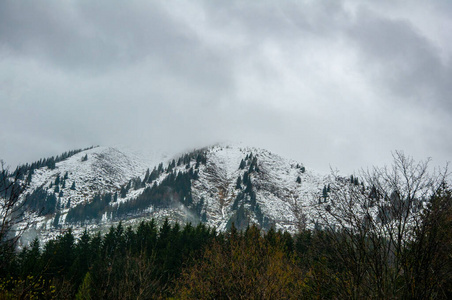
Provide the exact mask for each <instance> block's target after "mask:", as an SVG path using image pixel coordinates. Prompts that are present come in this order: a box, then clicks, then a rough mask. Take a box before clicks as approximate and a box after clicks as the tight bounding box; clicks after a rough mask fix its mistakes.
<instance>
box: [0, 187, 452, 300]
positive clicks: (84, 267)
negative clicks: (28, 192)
mask: <svg viewBox="0 0 452 300" xmlns="http://www.w3.org/2000/svg"><path fill="white" fill-rule="evenodd" d="M451 196H452V194H451V191H450V189H448V188H445V187H444V188H443V189H442V190H440V191H438V193H436V194H435V195H434V196H433V197H432V199H431V206H430V208H429V213H427V212H426V213H424V214H423V224H424V225H423V230H418V231H416V232H414V234H415V236H414V237H413V239H411V240H410V242H407V243H405V244H404V245H403V247H401V248H400V249H398V250H397V251H390V252H389V253H385V251H382V250H385V249H386V248H385V247H384V245H385V244H389V243H390V241H389V239H387V240H381V241H379V243H376V241H373V239H376V238H377V237H375V236H373V235H370V234H369V235H368V236H366V237H364V238H363V236H362V235H360V234H358V233H356V234H354V235H350V234H349V233H348V232H345V231H331V230H328V229H324V230H303V231H300V232H299V233H297V234H295V235H291V234H289V233H287V232H282V231H275V230H274V229H270V230H269V231H267V232H263V231H262V230H260V229H259V228H258V227H256V226H254V225H252V226H249V227H248V228H247V229H246V230H244V231H239V230H237V229H236V227H235V226H234V225H232V226H231V229H230V230H229V231H227V232H216V231H215V230H214V229H212V228H208V227H206V226H204V225H202V224H199V225H196V226H193V225H192V224H187V225H185V226H181V225H180V224H178V223H174V224H171V223H169V222H168V220H165V222H164V223H163V224H162V225H161V226H158V225H157V223H156V222H155V221H154V220H151V221H149V222H142V223H141V224H140V225H139V226H138V227H136V229H133V228H131V227H127V228H124V227H123V226H122V225H121V224H119V225H118V226H116V227H111V228H110V230H109V232H108V233H107V234H106V235H104V236H101V235H100V234H95V235H90V234H89V233H88V232H86V231H85V233H84V234H83V235H82V236H81V237H80V238H78V239H76V238H75V237H74V235H73V234H72V232H71V231H70V230H68V231H67V232H65V233H64V234H62V235H61V236H59V237H58V238H56V239H54V240H50V241H48V242H47V243H45V245H40V243H39V241H38V240H37V239H36V240H35V241H34V242H33V243H32V244H31V246H30V247H28V248H24V249H23V250H21V251H20V252H17V251H6V249H5V248H3V249H2V265H1V278H0V298H1V299H168V298H171V299H335V298H336V299H362V298H376V299H408V298H410V299H450V297H451V296H452V258H451V256H450V253H452V239H451V238H452V206H451V200H452V199H451ZM376 245H380V248H378V247H376Z"/></svg>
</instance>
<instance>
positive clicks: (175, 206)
mask: <svg viewBox="0 0 452 300" xmlns="http://www.w3.org/2000/svg"><path fill="white" fill-rule="evenodd" d="M160 157H163V156H160ZM327 184H328V177H326V176H321V175H318V174H315V173H314V172H312V171H310V170H307V169H306V168H305V167H304V166H303V165H302V164H300V163H297V162H295V161H291V160H287V159H284V158H282V157H280V156H278V155H276V154H273V153H270V152H269V151H266V150H262V149H256V148H249V147H238V146H233V145H226V146H221V145H218V146H213V147H208V148H203V149H199V150H195V151H193V152H190V153H185V154H183V155H181V156H179V157H175V158H174V159H172V160H171V159H170V160H169V161H168V162H167V163H165V164H164V163H159V164H158V163H157V161H152V162H149V161H147V162H146V161H145V160H144V159H142V158H140V157H138V156H136V155H131V154H130V153H126V152H124V151H121V150H119V149H117V148H108V147H97V148H93V149H89V150H85V151H82V152H79V153H77V154H75V155H73V156H71V157H69V158H67V159H65V160H63V161H61V162H58V163H56V165H55V168H54V169H49V168H47V167H43V168H39V169H36V170H34V172H33V175H32V176H31V181H30V185H29V188H28V190H27V192H26V193H25V195H27V197H28V198H27V199H28V200H27V201H28V202H29V207H30V208H33V209H34V214H37V212H39V216H37V217H36V218H35V220H36V222H35V226H34V231H35V232H38V233H39V234H40V235H43V236H53V235H54V234H57V233H58V232H59V231H61V230H65V229H66V228H70V227H71V228H73V230H74V231H75V232H76V233H77V232H81V231H82V230H83V229H84V228H89V229H91V230H95V229H100V230H102V229H104V228H106V227H108V226H109V225H111V224H112V223H114V222H119V221H122V222H124V223H126V224H135V223H137V222H139V221H140V220H143V219H149V218H156V219H160V220H161V219H163V218H166V217H168V218H170V219H171V220H173V221H179V222H194V223H196V222H204V223H206V224H208V225H210V226H213V227H215V228H218V229H219V230H225V229H227V228H228V227H229V226H231V224H232V223H234V224H235V225H236V226H237V227H239V228H245V227H246V226H247V225H249V224H250V223H255V224H258V225H259V226H260V227H261V228H263V229H265V230H267V229H269V228H270V227H272V226H274V227H275V228H276V229H286V230H289V231H292V232H293V231H295V230H296V226H297V218H296V213H297V211H298V212H299V210H300V208H302V209H303V212H304V213H305V214H306V215H307V216H308V218H310V219H312V217H310V208H311V206H312V203H313V201H315V199H316V198H317V197H320V195H321V191H322V188H323V187H324V186H325V185H327ZM42 206H44V207H45V209H44V210H41V207H42Z"/></svg>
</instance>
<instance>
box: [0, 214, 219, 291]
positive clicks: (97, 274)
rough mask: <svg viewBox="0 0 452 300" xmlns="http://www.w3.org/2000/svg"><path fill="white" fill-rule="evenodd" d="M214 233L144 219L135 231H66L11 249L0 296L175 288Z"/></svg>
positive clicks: (214, 237) (1, 274) (119, 229)
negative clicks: (49, 238) (27, 245)
mask: <svg viewBox="0 0 452 300" xmlns="http://www.w3.org/2000/svg"><path fill="white" fill-rule="evenodd" d="M217 238H218V235H217V233H216V232H215V230H212V229H210V228H208V227H206V226H204V225H202V224H200V225H198V226H196V227H194V226H192V225H191V224H188V225H185V226H184V227H181V226H180V225H179V224H177V223H176V224H173V225H171V224H170V223H169V222H168V220H165V222H164V223H163V225H162V226H161V227H158V226H157V225H156V223H155V222H154V220H151V221H150V222H142V223H141V224H140V225H139V226H138V227H137V228H136V229H135V230H133V229H132V228H131V227H127V228H124V227H123V226H122V225H121V224H119V225H118V226H117V227H111V228H110V231H109V232H108V233H107V234H106V235H105V236H101V235H100V234H97V235H90V234H88V233H87V232H86V231H85V232H84V233H83V235H82V236H81V237H80V238H79V239H76V238H75V237H74V235H73V234H72V232H71V231H70V230H69V231H67V232H66V233H65V234H63V235H61V236H60V237H58V238H56V239H54V240H50V241H48V242H47V243H46V244H45V245H44V246H43V247H42V249H41V247H40V244H39V241H38V240H37V239H36V240H34V242H33V243H32V244H31V246H30V247H29V248H25V249H23V250H22V251H20V252H19V253H9V260H8V264H7V265H6V266H5V268H4V269H3V270H1V272H0V277H1V278H0V298H1V299H6V298H8V299H9V298H20V299H25V298H29V299H31V298H39V299H54V298H56V299H61V298H62V299H74V298H77V299H90V298H91V299H131V298H141V299H150V298H159V297H166V296H168V295H170V294H171V293H173V288H174V286H175V284H176V282H177V279H178V278H179V277H180V275H181V274H182V270H183V268H184V267H187V266H191V265H193V263H194V262H195V260H196V258H197V257H200V256H201V255H202V252H203V251H204V248H205V246H206V245H208V244H210V243H212V241H213V240H214V239H217Z"/></svg>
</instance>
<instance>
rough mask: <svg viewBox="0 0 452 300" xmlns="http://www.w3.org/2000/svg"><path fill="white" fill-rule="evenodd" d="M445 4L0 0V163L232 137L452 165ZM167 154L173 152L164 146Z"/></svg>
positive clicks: (349, 161)
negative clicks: (397, 154)
mask: <svg viewBox="0 0 452 300" xmlns="http://www.w3.org/2000/svg"><path fill="white" fill-rule="evenodd" d="M451 13H452V3H451V2H450V1H409V2H394V1H366V3H362V1H357V0H343V1H284V2H281V1H273V2H270V1H266V2H264V3H262V2H254V1H227V2H221V3H219V2H211V1H196V2H190V1H165V2H156V1H155V2H154V1H139V0H136V1H127V2H121V1H96V2H93V1H56V0H53V1H33V2H29V1H21V0H5V1H1V2H0V158H2V159H4V160H5V161H6V163H7V164H9V165H11V166H15V165H16V164H18V163H25V162H31V161H35V160H37V159H40V158H42V157H47V156H52V155H56V154H59V153H61V152H63V151H66V150H68V149H76V148H83V147H88V146H91V145H103V146H111V145H113V146H114V145H118V144H121V145H127V146H128V147H130V148H133V149H140V151H143V152H149V151H150V150H151V149H156V148H158V149H171V152H172V153H174V152H177V151H180V152H182V151H184V150H188V149H193V148H197V147H203V146H206V145H211V144H213V143H216V142H222V141H230V142H234V143H236V142H243V143H245V144H246V145H253V146H257V147H262V148H265V149H268V150H270V151H275V152H276V153H278V154H280V155H283V156H285V157H289V158H293V159H295V160H297V161H302V162H304V163H305V164H306V165H307V166H309V167H310V168H312V169H314V170H317V171H319V172H327V171H328V170H329V168H330V166H332V167H333V168H338V169H339V170H341V171H343V172H344V173H346V174H347V173H351V172H353V170H356V169H358V168H360V167H366V166H369V165H383V164H387V163H390V161H391V151H393V150H403V151H405V152H406V153H408V154H410V155H413V156H414V157H415V158H417V159H424V158H426V157H432V158H433V159H434V161H433V162H434V164H435V165H443V164H444V162H445V161H448V160H450V159H451V153H452V133H451V131H450V130H449V128H451V126H452V116H451V111H452V102H451V100H450V95H451V94H452V93H451V92H452V91H451V89H452V68H451V54H452V43H451V40H450V32H452V21H451V20H452V18H451ZM175 149H176V150H175Z"/></svg>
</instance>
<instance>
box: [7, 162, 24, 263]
mask: <svg viewBox="0 0 452 300" xmlns="http://www.w3.org/2000/svg"><path fill="white" fill-rule="evenodd" d="M0 168H1V170H0V218H1V219H0V270H3V268H5V266H6V265H7V263H8V259H9V254H10V253H11V252H12V251H14V249H15V247H16V244H17V241H18V240H19V238H20V236H21V234H22V233H23V232H24V231H25V230H26V229H27V228H28V226H29V222H28V221H29V219H28V217H27V216H26V213H25V210H24V205H25V200H24V199H22V198H21V197H20V196H21V194H22V193H23V191H24V190H25V188H26V182H25V181H24V180H21V178H22V176H23V175H24V174H21V171H20V169H18V170H16V171H15V172H13V173H10V172H9V171H8V169H7V168H6V167H5V164H4V162H3V161H0Z"/></svg>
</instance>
